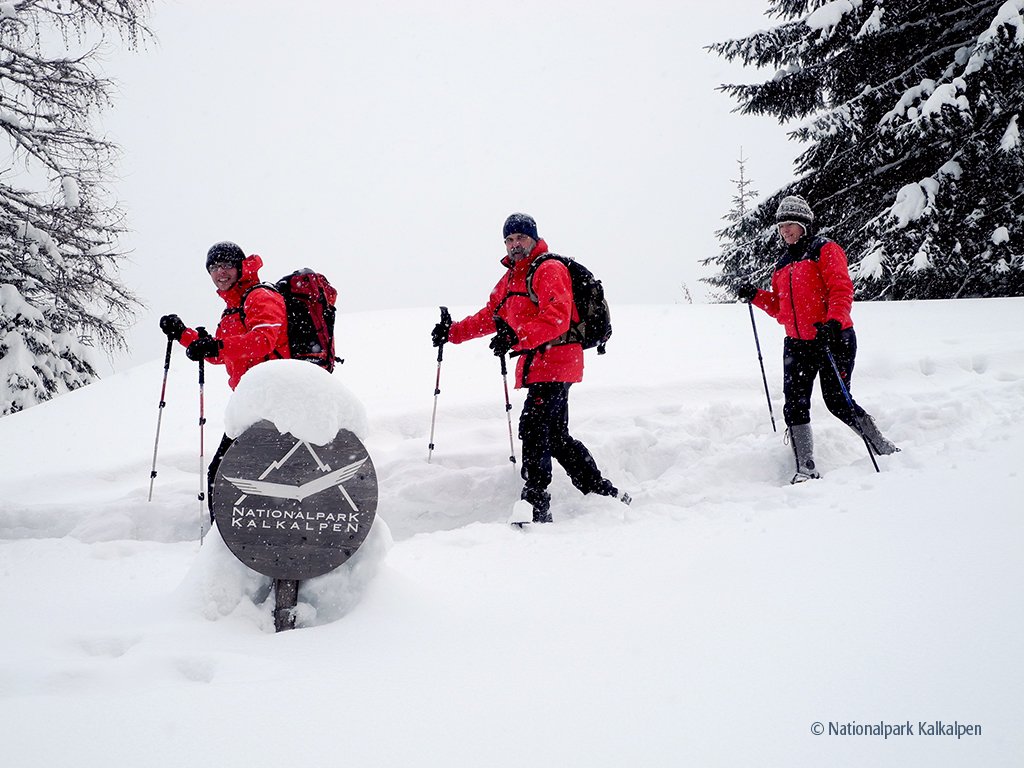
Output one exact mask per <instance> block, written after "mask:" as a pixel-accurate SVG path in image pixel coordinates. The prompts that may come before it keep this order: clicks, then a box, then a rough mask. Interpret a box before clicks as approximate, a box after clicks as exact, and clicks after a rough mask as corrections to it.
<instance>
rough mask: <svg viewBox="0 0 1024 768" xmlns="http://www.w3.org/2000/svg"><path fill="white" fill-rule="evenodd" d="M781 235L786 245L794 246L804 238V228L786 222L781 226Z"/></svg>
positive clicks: (791, 222)
mask: <svg viewBox="0 0 1024 768" xmlns="http://www.w3.org/2000/svg"><path fill="white" fill-rule="evenodd" d="M779 235H781V236H782V239H783V241H784V242H785V243H786V245H792V244H793V243H795V242H796V241H797V240H799V239H800V238H801V237H803V236H804V228H803V227H802V226H800V225H799V224H797V223H796V222H795V221H786V222H783V223H782V224H779Z"/></svg>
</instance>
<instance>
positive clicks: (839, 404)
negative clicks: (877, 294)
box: [782, 328, 865, 429]
mask: <svg viewBox="0 0 1024 768" xmlns="http://www.w3.org/2000/svg"><path fill="white" fill-rule="evenodd" d="M829 349H830V350H831V352H832V357H833V358H834V359H835V361H836V367H837V368H838V369H839V375H840V376H842V378H843V384H845V385H846V391H847V392H850V381H851V378H852V376H853V363H854V360H855V358H856V357H857V334H856V333H854V330H853V328H847V329H846V330H845V331H842V332H841V333H840V334H839V338H838V339H837V340H836V342H835V343H834V344H832V345H831V346H830V347H829ZM782 357H783V362H782V364H783V381H782V391H783V393H784V394H785V396H786V403H785V406H784V407H783V414H784V415H785V419H786V424H787V426H790V427H793V426H797V425H799V424H809V423H810V421H811V392H812V391H813V390H814V379H815V377H817V378H819V379H821V396H822V398H823V399H824V401H825V406H826V407H827V408H828V409H829V411H831V412H832V415H834V416H835V417H836V418H838V419H840V420H841V421H842V422H843V423H845V424H848V425H849V426H851V427H853V428H854V429H857V419H859V418H860V417H861V416H864V415H865V414H864V409H863V408H861V407H860V406H859V405H857V403H856V402H855V401H854V400H853V395H852V394H850V402H847V400H846V395H844V394H843V390H842V387H840V385H839V380H838V379H837V378H836V372H835V371H834V370H833V369H832V363H830V362H829V359H828V355H826V354H825V348H824V346H823V345H822V342H820V341H817V340H815V339H807V340H804V339H794V338H791V337H789V336H787V337H786V341H785V343H784V344H783V347H782ZM850 403H852V404H853V407H852V408H851V406H850Z"/></svg>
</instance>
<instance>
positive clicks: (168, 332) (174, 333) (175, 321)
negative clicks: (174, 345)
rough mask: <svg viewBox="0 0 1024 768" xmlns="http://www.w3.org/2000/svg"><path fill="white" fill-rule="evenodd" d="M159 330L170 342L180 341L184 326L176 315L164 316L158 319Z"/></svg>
mask: <svg viewBox="0 0 1024 768" xmlns="http://www.w3.org/2000/svg"><path fill="white" fill-rule="evenodd" d="M160 330H161V331H163V332H164V335H165V336H166V337H167V338H168V339H171V340H172V341H181V334H183V333H184V332H185V324H184V323H183V322H181V318H180V317H178V316H177V315H164V316H163V317H161V318H160Z"/></svg>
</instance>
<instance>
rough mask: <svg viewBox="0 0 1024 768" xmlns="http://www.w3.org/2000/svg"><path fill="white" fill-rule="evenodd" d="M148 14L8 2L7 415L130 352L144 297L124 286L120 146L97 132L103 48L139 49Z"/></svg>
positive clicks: (0, 316) (2, 272)
mask: <svg viewBox="0 0 1024 768" xmlns="http://www.w3.org/2000/svg"><path fill="white" fill-rule="evenodd" d="M148 6H149V0H17V1H16V2H0V130H2V131H3V133H4V134H6V136H7V138H8V144H9V147H10V151H9V153H8V155H7V162H6V163H4V164H3V166H2V167H0V415H5V414H8V413H13V412H15V411H20V410H22V409H24V408H27V407H29V406H31V405H34V404H36V403H38V402H40V401H42V400H47V399H49V398H51V397H53V396H55V395H58V394H61V393H63V392H67V391H69V390H72V389H76V388H77V387H80V386H82V385H84V384H87V383H89V382H90V381H92V380H93V379H95V377H96V371H95V368H94V365H93V363H92V362H91V360H92V359H93V354H94V353H93V349H92V348H93V347H95V345H96V344H98V345H99V346H100V347H102V348H104V349H107V350H113V349H117V348H119V347H122V346H123V344H124V336H123V332H124V327H125V324H126V322H127V321H128V320H129V319H130V317H131V314H132V311H133V309H134V308H135V307H136V306H137V300H136V299H135V297H134V296H133V295H132V294H131V293H130V292H129V291H128V290H127V289H126V288H124V287H123V286H122V285H120V283H119V282H118V277H117V263H118V261H119V260H120V259H121V258H122V257H123V256H124V253H123V252H122V251H119V249H118V245H117V239H118V235H119V234H121V233H122V232H123V224H122V219H123V216H122V213H121V212H120V210H119V209H118V207H117V206H116V204H115V203H114V202H112V201H111V200H110V199H109V190H108V189H107V188H106V184H107V182H108V180H109V177H110V174H111V171H112V169H113V162H114V158H115V155H116V152H117V148H116V147H115V146H114V145H113V144H111V143H110V142H109V141H106V140H105V139H103V138H101V137H98V136H96V135H94V133H93V131H92V130H91V126H90V123H91V121H92V120H93V118H94V117H95V116H96V114H97V113H98V111H99V110H101V109H102V108H104V107H106V106H108V105H109V103H110V88H111V83H110V82H109V81H107V80H105V79H103V78H101V77H99V76H98V75H97V74H96V72H95V65H96V57H97V51H98V47H99V44H100V43H101V42H102V41H103V40H104V39H105V38H106V36H107V34H108V33H109V32H113V31H116V32H117V33H119V34H120V37H121V40H123V41H124V42H125V43H127V44H128V45H129V46H134V45H135V44H137V43H138V41H139V40H140V38H141V37H142V36H145V35H147V34H148V30H147V29H146V27H145V26H144V24H143V17H144V14H145V13H146V12H147V11H148Z"/></svg>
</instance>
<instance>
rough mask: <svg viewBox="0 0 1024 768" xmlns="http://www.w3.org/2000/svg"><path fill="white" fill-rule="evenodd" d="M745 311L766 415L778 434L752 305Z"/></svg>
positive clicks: (749, 304) (748, 303)
mask: <svg viewBox="0 0 1024 768" xmlns="http://www.w3.org/2000/svg"><path fill="white" fill-rule="evenodd" d="M747 309H749V310H750V327H751V328H753V329H754V346H756V347H757V362H758V364H759V365H760V366H761V381H763V382H764V396H765V399H767V400H768V415H769V416H770V417H771V420H772V432H778V431H779V430H778V429H777V428H776V427H775V412H774V411H773V410H772V396H771V395H770V394H769V393H768V377H767V376H765V373H764V358H763V357H761V340H760V339H759V338H758V337H757V323H755V322H754V305H753V304H751V303H750V302H749V301H748V302H747Z"/></svg>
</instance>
